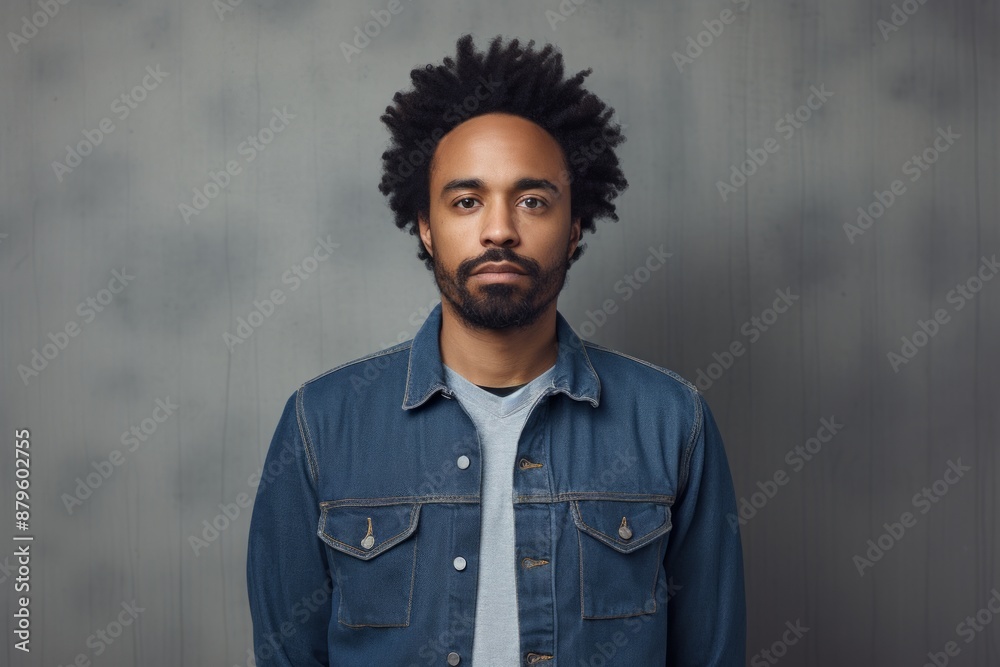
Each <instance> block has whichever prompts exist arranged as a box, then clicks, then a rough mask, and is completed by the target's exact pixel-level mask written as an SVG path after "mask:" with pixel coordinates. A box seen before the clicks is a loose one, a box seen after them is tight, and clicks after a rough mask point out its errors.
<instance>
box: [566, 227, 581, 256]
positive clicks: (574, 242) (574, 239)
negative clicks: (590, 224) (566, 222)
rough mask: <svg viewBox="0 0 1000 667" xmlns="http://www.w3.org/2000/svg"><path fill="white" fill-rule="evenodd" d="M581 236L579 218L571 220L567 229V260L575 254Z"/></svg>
mask: <svg viewBox="0 0 1000 667" xmlns="http://www.w3.org/2000/svg"><path fill="white" fill-rule="evenodd" d="M582 235H583V231H582V228H581V226H580V218H573V220H572V221H571V222H570V228H569V254H568V255H567V259H569V258H570V257H572V256H573V253H574V252H576V247H577V246H578V245H580V237H581V236H582Z"/></svg>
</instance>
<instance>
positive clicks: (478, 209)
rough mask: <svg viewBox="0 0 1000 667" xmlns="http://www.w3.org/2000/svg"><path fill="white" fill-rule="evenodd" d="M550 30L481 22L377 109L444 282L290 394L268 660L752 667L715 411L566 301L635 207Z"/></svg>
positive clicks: (398, 183) (266, 585)
mask: <svg viewBox="0 0 1000 667" xmlns="http://www.w3.org/2000/svg"><path fill="white" fill-rule="evenodd" d="M532 46H533V42H529V43H528V45H527V46H526V47H522V46H521V45H520V44H519V43H518V41H517V40H513V41H511V42H510V43H509V44H507V45H506V46H503V45H502V44H501V40H500V38H499V37H497V38H496V39H494V40H493V42H492V43H491V45H490V49H489V52H488V53H486V54H483V53H480V52H477V51H476V50H475V49H474V47H473V46H472V39H471V37H470V36H468V35H466V36H464V37H462V38H461V39H459V41H458V53H457V61H455V60H452V59H451V58H445V59H444V63H443V65H440V66H436V67H432V66H430V65H428V66H427V67H426V68H418V69H415V70H413V72H412V73H411V77H412V80H413V83H414V89H413V90H412V91H409V92H407V93H397V94H396V96H395V97H394V98H393V100H394V102H395V105H394V106H392V107H388V108H387V110H386V114H385V115H384V116H383V117H382V118H383V120H384V121H385V123H386V124H387V125H388V127H389V129H390V132H391V133H392V139H393V143H392V145H391V146H390V148H389V150H387V151H386V152H385V153H384V154H383V156H382V157H383V161H384V175H383V179H382V183H381V186H380V189H381V191H382V192H383V193H384V194H386V195H388V196H389V197H390V206H391V208H392V210H393V211H394V213H395V215H396V223H397V225H398V226H399V227H400V228H409V230H410V232H411V233H414V234H417V235H418V236H419V238H418V241H419V250H418V257H419V258H422V259H424V260H425V263H426V264H427V266H428V267H429V268H430V269H433V272H434V277H435V280H436V282H437V285H438V287H439V289H440V292H441V297H442V299H441V303H440V304H439V305H437V306H435V308H434V309H433V311H432V312H431V314H430V316H429V317H428V318H427V320H426V321H425V322H424V324H423V326H422V327H421V328H420V330H419V331H418V332H417V334H416V335H415V337H414V338H413V339H412V340H410V341H407V342H405V343H401V344H399V345H396V346H394V347H391V348H388V349H385V350H382V351H380V352H377V353H375V354H372V355H370V356H367V357H363V358H361V359H357V360H354V361H351V362H349V363H347V364H344V365H342V366H338V367H337V368H334V369H332V370H330V371H328V372H326V373H324V374H323V375H320V376H319V377H316V378H314V379H312V380H309V381H308V382H306V383H304V384H303V385H302V386H301V387H300V388H299V389H298V390H297V391H296V392H295V393H294V394H293V395H292V396H291V397H290V398H289V399H288V401H287V403H286V405H285V408H284V412H283V414H282V416H281V419H280V422H279V424H278V427H277V431H276V433H275V435H274V439H273V440H272V442H271V446H270V450H269V451H268V455H267V461H265V477H264V478H263V479H262V480H261V483H260V486H259V488H258V492H257V498H256V504H255V506H254V510H253V519H252V522H251V526H250V543H249V553H248V561H247V583H248V588H249V597H250V610H251V615H252V618H253V623H254V628H253V631H254V645H255V650H256V660H257V665H259V666H261V665H295V666H296V667H303V666H306V665H327V664H329V665H393V666H410V665H414V666H416V665H451V666H454V665H471V666H472V667H494V666H495V667H515V666H517V665H539V664H541V665H563V666H564V667H571V666H572V667H577V666H578V665H598V664H600V665H623V666H628V667H636V666H642V667H645V666H647V665H677V666H681V665H684V666H691V667H693V666H695V665H697V666H699V667H704V666H706V665H725V666H729V665H743V664H744V661H745V646H744V645H745V632H746V630H745V623H746V621H745V603H744V582H743V560H742V559H743V556H742V550H741V546H740V536H739V530H738V526H737V527H732V528H731V527H730V525H729V524H728V523H727V521H726V515H727V514H735V513H736V502H735V494H734V492H733V485H732V479H731V476H730V472H729V467H728V463H727V459H726V454H725V450H724V448H723V442H722V439H721V436H720V433H719V429H718V427H717V425H716V423H715V421H714V418H713V416H712V414H711V412H710V411H709V408H708V405H707V404H706V403H705V400H704V398H703V397H702V396H701V395H700V394H699V393H698V390H697V389H696V388H695V387H694V386H693V385H692V384H690V383H689V382H687V381H686V380H684V379H682V378H681V377H679V376H678V375H676V374H675V373H673V372H671V371H669V370H667V369H665V368H661V367H658V366H655V365H653V364H650V363H647V362H645V361H641V360H639V359H635V358H633V357H629V356H628V355H625V354H623V353H620V352H616V351H613V350H610V349H608V348H605V347H602V346H599V345H596V344H594V343H590V342H584V341H581V340H580V339H579V337H578V336H577V335H576V333H575V332H574V331H573V329H572V328H571V327H570V325H569V324H568V323H567V321H566V319H565V318H564V317H563V316H562V314H561V313H559V312H558V311H557V309H556V298H557V295H558V294H559V292H560V290H561V289H562V287H563V284H564V281H565V278H566V273H567V271H568V269H569V266H570V264H571V263H572V262H573V261H575V260H576V259H577V258H578V257H579V256H580V254H581V252H582V249H583V248H582V246H580V244H579V242H580V237H581V234H582V231H583V230H590V231H593V230H594V220H595V219H596V218H601V217H610V218H612V219H614V220H617V217H616V215H615V208H614V205H613V204H612V203H611V199H613V198H614V197H615V196H617V194H618V192H619V191H621V190H623V189H624V188H625V187H627V182H626V180H625V178H624V177H623V175H622V173H621V170H620V169H619V167H618V159H617V157H616V156H615V153H614V150H613V149H614V147H615V146H616V145H618V144H619V143H621V142H622V141H623V140H624V139H623V137H622V135H621V133H620V128H619V127H617V126H614V125H612V124H611V123H610V122H609V118H610V116H611V115H612V113H613V110H612V109H610V108H608V107H606V106H605V105H604V103H603V102H601V101H600V100H598V99H597V98H596V97H595V96H594V95H593V94H591V93H589V92H587V91H585V90H584V89H583V88H582V87H581V85H580V84H581V82H582V80H583V79H584V77H585V76H586V75H587V74H589V73H590V71H589V70H587V71H585V72H581V73H579V74H577V75H576V76H574V77H572V78H570V79H564V78H563V68H562V59H561V56H560V54H558V53H557V52H555V51H554V49H553V48H552V47H551V46H546V47H545V48H544V49H542V50H541V51H535V50H533V49H532ZM271 466H274V470H273V471H272V470H271V469H270V467H271Z"/></svg>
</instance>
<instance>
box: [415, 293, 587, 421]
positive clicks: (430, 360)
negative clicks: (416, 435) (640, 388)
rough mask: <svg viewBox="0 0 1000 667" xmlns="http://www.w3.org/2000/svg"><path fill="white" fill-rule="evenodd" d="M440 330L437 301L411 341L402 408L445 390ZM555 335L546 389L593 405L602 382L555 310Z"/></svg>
mask: <svg viewBox="0 0 1000 667" xmlns="http://www.w3.org/2000/svg"><path fill="white" fill-rule="evenodd" d="M440 333H441V303H440V302H439V303H438V304H437V305H436V306H434V309H433V310H431V313H430V315H428V316H427V319H426V320H425V321H424V323H423V325H422V326H421V327H420V330H419V331H417V335H416V336H414V337H413V342H412V343H411V344H410V360H409V365H408V366H407V370H406V393H405V394H404V395H403V409H404V410H409V409H411V408H416V407H418V406H420V405H422V404H423V403H424V402H426V401H427V400H428V399H429V398H430V397H431V396H432V395H434V393H435V392H437V391H441V390H447V389H448V385H447V383H446V382H445V379H444V365H443V363H442V361H441V347H440ZM556 338H557V340H558V342H559V353H558V356H557V357H556V368H555V371H554V372H553V375H552V388H551V389H550V390H549V392H550V393H555V392H562V393H564V394H566V395H567V396H569V397H570V398H572V399H574V400H577V401H584V400H586V401H590V403H591V405H593V406H594V407H595V408H596V407H597V406H598V404H599V403H600V398H601V381H600V379H599V378H598V377H597V371H595V370H594V366H593V365H592V364H591V363H590V357H588V356H587V350H586V349H585V348H584V346H583V341H582V340H581V339H580V337H579V336H577V335H576V332H575V331H573V327H571V326H570V324H569V322H567V321H566V318H565V317H563V315H562V313H560V312H559V311H558V310H557V311H556Z"/></svg>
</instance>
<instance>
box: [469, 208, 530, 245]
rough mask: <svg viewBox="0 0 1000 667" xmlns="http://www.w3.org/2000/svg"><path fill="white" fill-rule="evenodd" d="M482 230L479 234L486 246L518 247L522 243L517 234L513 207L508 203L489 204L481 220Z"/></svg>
mask: <svg viewBox="0 0 1000 667" xmlns="http://www.w3.org/2000/svg"><path fill="white" fill-rule="evenodd" d="M480 219H481V220H482V228H481V230H480V234H479V242H480V243H481V244H482V245H484V246H489V245H496V246H501V247H510V246H516V245H517V244H519V243H520V242H521V238H520V236H519V235H518V233H517V220H516V218H515V213H514V209H513V207H510V206H508V205H507V204H506V202H493V203H491V204H488V205H487V207H486V211H484V214H483V215H482V217H481V218H480Z"/></svg>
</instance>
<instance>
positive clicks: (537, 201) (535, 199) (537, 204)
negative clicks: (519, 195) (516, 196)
mask: <svg viewBox="0 0 1000 667" xmlns="http://www.w3.org/2000/svg"><path fill="white" fill-rule="evenodd" d="M528 202H535V203H534V205H527V206H526V208H542V207H544V206H545V202H543V201H542V200H541V199H539V198H538V197H526V198H525V199H524V201H523V202H522V203H523V204H528Z"/></svg>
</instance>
